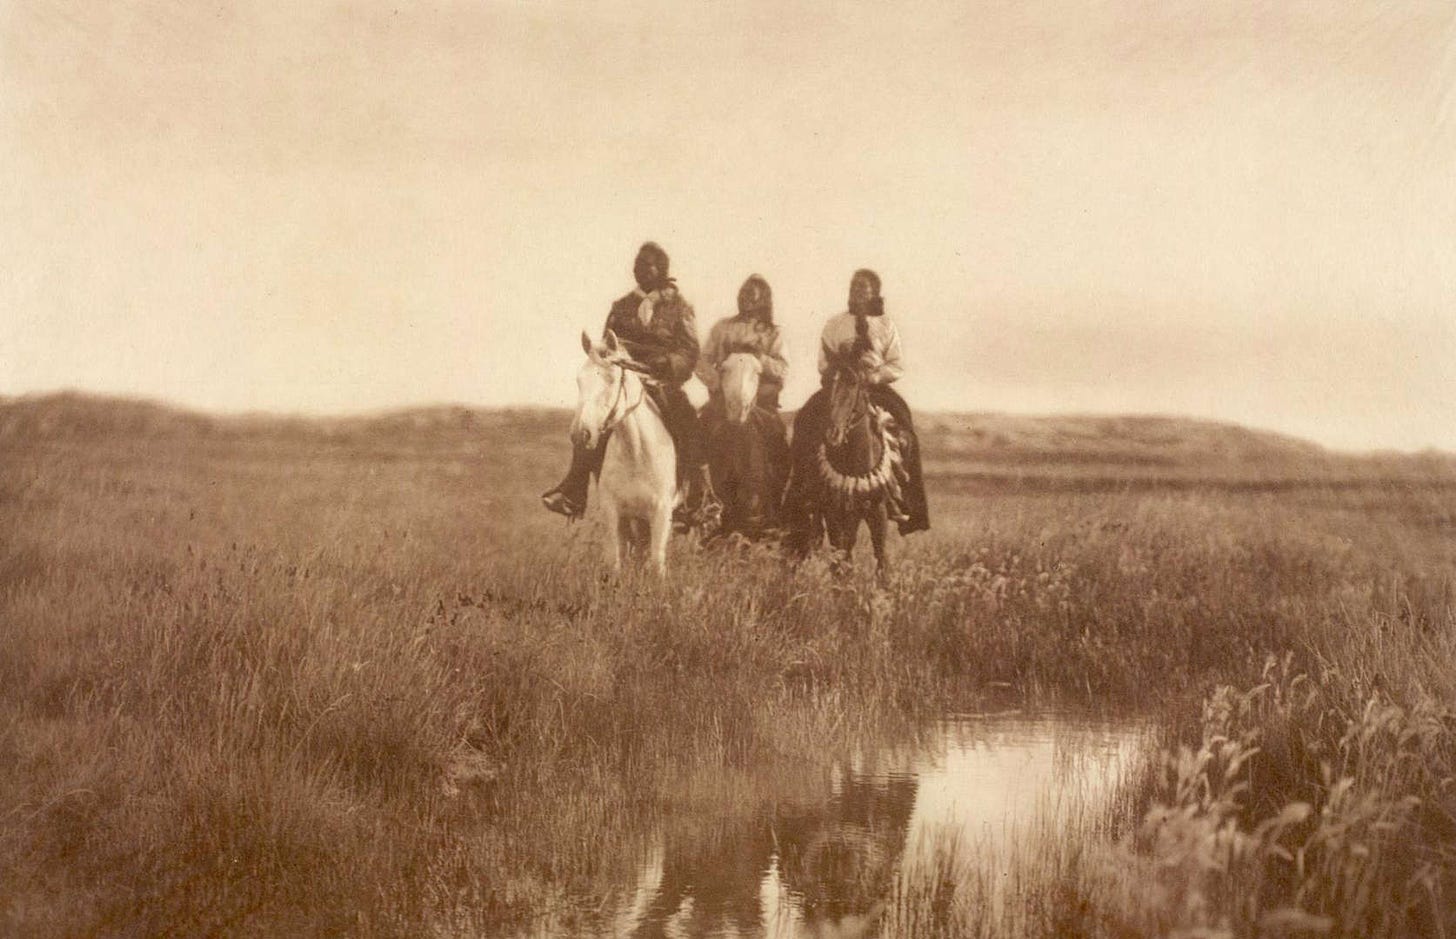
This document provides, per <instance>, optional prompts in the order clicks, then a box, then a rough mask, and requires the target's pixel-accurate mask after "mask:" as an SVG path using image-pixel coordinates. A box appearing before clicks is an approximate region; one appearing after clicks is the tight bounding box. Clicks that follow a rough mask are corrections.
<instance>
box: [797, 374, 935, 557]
mask: <svg viewBox="0 0 1456 939" xmlns="http://www.w3.org/2000/svg"><path fill="white" fill-rule="evenodd" d="M869 389H870V386H869V382H867V381H866V380H865V378H864V373H863V372H862V371H861V370H860V369H859V368H857V367H854V366H853V365H851V364H842V363H841V364H836V365H835V366H834V368H833V370H832V372H831V374H830V379H829V381H828V383H827V385H826V388H825V394H826V395H827V397H828V408H827V413H826V415H825V416H824V418H823V420H822V421H817V420H809V421H804V422H802V425H801V426H802V432H803V433H811V434H816V435H817V436H818V439H813V440H810V441H808V446H802V445H796V448H795V449H796V450H801V452H803V453H805V454H807V456H806V457H805V458H804V459H803V460H801V461H800V462H798V463H797V464H796V465H795V466H794V473H795V476H796V479H795V481H794V484H793V486H792V487H791V493H792V494H791V496H790V501H791V502H796V503H797V504H796V505H791V506H789V508H790V510H791V511H792V512H793V513H794V515H795V516H796V518H795V526H794V527H795V531H794V534H793V540H792V544H791V547H792V548H794V549H795V550H796V551H797V553H800V554H802V553H805V552H807V551H809V550H810V549H811V548H813V547H814V545H815V544H817V543H818V542H819V540H820V538H821V537H822V535H823V533H824V532H827V533H828V535H829V543H830V545H832V546H833V547H834V548H835V549H836V550H837V551H839V552H841V554H842V556H843V558H842V560H843V562H848V561H849V560H850V558H851V556H852V553H853V551H854V543H855V541H856V539H857V538H858V536H859V526H860V523H861V522H864V523H865V524H866V525H868V526H869V530H870V543H871V544H872V545H873V547H874V550H875V564H876V567H877V568H878V570H879V573H880V575H881V576H883V575H885V574H886V573H888V572H889V566H890V559H889V555H888V554H887V553H886V548H885V528H886V523H887V522H888V520H889V508H890V500H891V499H892V498H895V497H897V496H898V493H899V492H900V489H901V487H902V486H903V485H904V483H905V481H906V470H905V467H904V464H903V461H902V459H901V453H900V443H899V438H898V436H897V435H896V432H895V427H894V420H893V418H892V417H891V416H890V414H889V412H887V411H885V410H884V409H883V408H880V407H876V406H875V404H874V402H873V401H872V400H871V399H870V390H869ZM816 425H818V426H816ZM798 429H799V425H796V431H797V430H798Z"/></svg>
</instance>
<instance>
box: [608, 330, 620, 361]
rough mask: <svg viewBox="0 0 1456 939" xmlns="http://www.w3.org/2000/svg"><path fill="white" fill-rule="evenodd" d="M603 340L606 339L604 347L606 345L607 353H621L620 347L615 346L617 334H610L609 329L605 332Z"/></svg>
mask: <svg viewBox="0 0 1456 939" xmlns="http://www.w3.org/2000/svg"><path fill="white" fill-rule="evenodd" d="M605 339H606V345H607V351H608V352H610V353H612V354H614V355H615V354H616V353H617V352H619V351H621V346H619V345H618V344H617V334H616V333H614V332H612V331H611V330H610V329H609V330H607V335H606V337H605Z"/></svg>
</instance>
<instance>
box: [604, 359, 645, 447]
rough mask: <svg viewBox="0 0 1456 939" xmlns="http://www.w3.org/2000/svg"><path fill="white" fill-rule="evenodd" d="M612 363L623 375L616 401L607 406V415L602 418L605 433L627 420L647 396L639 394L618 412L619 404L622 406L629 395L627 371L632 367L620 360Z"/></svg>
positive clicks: (618, 383)
mask: <svg viewBox="0 0 1456 939" xmlns="http://www.w3.org/2000/svg"><path fill="white" fill-rule="evenodd" d="M611 364H612V365H614V366H616V367H617V368H618V369H620V370H621V376H620V377H619V378H618V379H617V397H616V399H615V400H614V401H612V406H611V407H609V408H607V416H606V417H605V418H603V419H602V433H603V434H605V433H606V432H607V431H609V430H611V429H612V428H614V427H616V426H617V425H618V424H620V423H622V422H623V421H625V420H626V419H627V417H628V416H629V415H631V413H632V412H633V411H635V410H637V408H638V407H640V406H641V405H642V402H643V400H644V399H645V398H646V397H647V395H646V394H645V393H644V394H641V395H638V397H637V400H636V401H633V402H631V403H630V404H628V405H627V407H626V409H625V410H623V411H622V413H620V414H618V413H616V412H617V408H618V406H620V405H621V403H622V401H623V400H624V399H625V398H626V397H627V372H628V371H630V369H628V367H627V366H625V365H623V364H622V363H620V362H613V363H611ZM640 381H641V379H639V382H640ZM643 390H644V392H645V390H646V389H645V388H644V389H643Z"/></svg>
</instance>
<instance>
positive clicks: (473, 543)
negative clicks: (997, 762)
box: [0, 417, 1456, 936]
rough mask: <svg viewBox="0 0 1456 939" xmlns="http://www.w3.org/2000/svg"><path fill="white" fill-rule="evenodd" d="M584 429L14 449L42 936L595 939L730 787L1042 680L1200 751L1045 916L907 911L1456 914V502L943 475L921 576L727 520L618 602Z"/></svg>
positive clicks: (5, 636)
mask: <svg viewBox="0 0 1456 939" xmlns="http://www.w3.org/2000/svg"><path fill="white" fill-rule="evenodd" d="M552 429H553V430H559V429H556V428H552ZM88 433H91V432H90V431H88ZM560 449H561V448H560V447H559V446H558V445H557V442H556V440H555V439H554V437H547V436H545V435H544V429H543V427H542V426H540V425H538V424H536V423H533V422H532V421H530V420H529V419H526V418H513V417H505V418H501V419H500V420H499V421H498V422H497V423H496V424H494V425H491V426H489V427H483V428H482V427H480V426H477V425H469V426H465V427H464V428H463V429H462V428H452V429H447V430H441V429H440V428H439V427H437V426H430V427H425V428H423V429H411V428H409V427H403V428H391V429H390V430H389V432H388V433H383V432H381V433H377V434H373V435H370V434H362V433H360V434H353V435H349V434H344V435H342V436H340V435H338V434H334V435H330V434H325V433H323V432H321V431H314V430H311V429H309V428H308V427H298V426H295V425H291V424H290V425H286V426H276V427H275V426H271V425H268V424H266V423H265V424H259V425H256V426H253V425H250V426H248V427H245V428H242V429H236V430H235V431H233V432H229V433H212V434H202V435H198V434H192V433H189V434H186V435H178V436H169V435H167V434H162V433H150V434H147V435H145V436H142V437H127V436H122V435H116V434H105V433H102V434H92V435H91V436H85V437H82V438H79V439H74V438H66V437H65V436H64V435H62V436H53V437H39V436H37V437H34V438H30V439H26V440H22V441H20V444H19V445H17V446H14V447H13V448H12V449H11V450H10V451H8V452H7V454H6V458H5V460H4V462H3V464H0V527H3V531H4V533H5V537H4V539H3V541H0V806H3V807H4V808H0V931H5V932H10V933H16V934H25V935H38V936H44V935H58V936H59V935H67V936H69V935H87V934H94V935H112V934H131V935H143V934H145V935H153V934H157V935H161V934H181V935H196V934H219V935H254V934H260V933H267V934H313V935H327V934H347V935H366V936H368V935H379V936H391V935H401V936H407V935H419V934H421V933H422V932H425V931H429V930H433V931H435V932H438V933H442V934H451V933H457V934H462V935H464V934H476V933H479V932H481V931H485V932H491V931H498V930H505V929H509V928H516V927H525V926H528V925H529V924H531V923H533V922H536V921H537V917H538V916H539V915H540V914H541V913H542V911H544V910H548V909H549V910H551V911H553V915H554V916H557V917H563V916H564V917H566V918H565V919H564V920H559V921H558V922H557V925H558V926H559V927H560V928H561V929H563V930H569V929H573V928H576V926H578V925H580V926H582V928H586V925H589V924H590V920H591V915H592V914H591V912H590V911H589V910H585V911H581V913H580V916H581V917H582V919H581V921H580V922H577V921H576V920H574V919H572V916H574V915H576V914H572V913H571V912H570V911H571V910H572V909H574V907H573V905H572V903H571V902H570V900H569V898H570V897H583V896H592V895H602V894H604V893H605V892H606V891H608V890H609V889H611V887H610V881H611V878H612V872H614V871H615V870H617V869H618V868H619V867H621V866H622V865H623V864H627V865H628V866H630V865H631V864H632V863H635V861H633V860H632V859H634V858H640V857H641V856H643V855H644V854H645V853H649V852H650V851H651V850H653V849H652V845H651V844H650V843H649V842H650V841H651V840H652V838H651V837H650V836H649V834H648V833H650V832H651V830H652V828H651V825H652V823H651V822H650V819H652V818H654V817H656V816H657V815H658V814H659V813H658V809H659V808H660V807H661V806H662V805H663V804H665V803H666V802H670V801H672V800H678V801H681V800H684V799H689V798H691V796H690V795H689V794H690V793H692V792H695V791H697V788H696V787H701V786H702V785H704V784H705V783H704V780H705V779H710V780H717V781H718V782H715V783H714V785H731V784H732V782H731V781H732V779H733V778H734V777H733V772H734V769H735V768H736V767H745V766H748V765H750V764H755V765H758V764H763V763H765V762H767V763H772V762H774V761H776V760H778V761H789V760H794V761H803V760H805V759H809V760H812V759H815V756H814V754H822V753H826V752H833V751H834V750H835V749H836V748H840V749H847V748H850V747H852V746H853V745H854V743H855V742H856V741H860V740H865V739H869V738H871V737H875V736H882V735H884V734H886V733H894V734H896V735H907V734H913V733H915V728H916V727H918V726H920V725H921V724H922V722H923V721H925V720H927V719H929V718H932V717H934V716H935V715H937V714H939V713H941V712H942V711H943V710H944V709H945V708H947V707H951V706H958V707H967V706H976V705H977V704H982V703H986V702H991V701H1004V700H1007V699H1010V700H1015V701H1031V702H1039V703H1043V704H1048V703H1053V704H1054V703H1066V704H1069V703H1076V704H1079V705H1083V706H1085V705H1087V704H1094V705H1098V706H1102V707H1107V708H1111V709H1115V710H1122V711H1128V710H1133V711H1138V712H1143V713H1150V714H1155V715H1159V716H1161V718H1162V719H1163V721H1164V723H1165V727H1166V730H1165V734H1166V740H1167V743H1168V745H1169V749H1170V753H1172V754H1174V756H1173V757H1172V762H1171V763H1169V764H1168V765H1167V767H1166V769H1165V770H1156V771H1155V770H1150V771H1149V773H1148V774H1147V776H1146V777H1145V779H1144V780H1143V782H1142V783H1141V788H1138V789H1135V790H1131V791H1129V792H1128V793H1125V795H1124V800H1125V803H1124V805H1125V812H1124V817H1125V818H1127V819H1129V821H1128V822H1127V823H1126V824H1125V825H1123V826H1122V828H1121V829H1119V830H1118V832H1116V835H1117V837H1114V833H1110V832H1109V831H1108V829H1107V826H1106V825H1105V824H1104V823H1103V822H1102V821H1097V822H1096V824H1092V822H1091V821H1090V820H1089V826H1090V827H1089V828H1088V829H1087V830H1088V834H1087V836H1086V837H1085V838H1084V839H1081V840H1076V839H1074V840H1073V841H1071V842H1069V843H1067V844H1061V845H1059V846H1058V847H1057V848H1056V850H1055V851H1051V850H1050V849H1048V852H1047V853H1043V854H1041V855H1038V857H1040V858H1041V860H1038V861H1036V862H1035V864H1036V865H1039V868H1038V869H1039V870H1040V873H1039V874H1038V875H1037V880H1036V882H1037V883H1045V884H1048V885H1055V886H1049V887H1048V888H1047V890H1048V892H1047V893H1044V894H1039V895H1038V896H1039V897H1040V899H1039V900H1038V901H1037V902H1038V903H1040V904H1041V905H1040V906H1039V907H1038V908H1039V909H1042V910H1043V911H1044V913H1045V915H1044V916H1041V918H1040V919H1026V918H1023V919H1020V920H1005V919H996V918H990V919H985V918H983V919H982V920H978V921H977V923H979V925H978V924H977V923H968V922H967V921H966V920H964V919H956V918H955V917H954V916H951V915H950V914H949V913H947V914H946V916H945V917H941V918H940V919H934V918H932V919H931V920H926V919H923V918H921V919H916V918H915V917H919V916H921V915H922V914H923V913H924V911H925V910H926V909H943V910H954V909H957V908H959V907H957V905H956V903H954V902H951V900H950V899H948V898H949V897H950V896H952V895H953V894H954V892H955V891H961V892H962V894H964V891H966V890H971V889H973V887H972V886H971V885H972V884H973V883H974V877H972V876H970V875H969V874H965V873H964V872H954V871H952V872H949V873H946V872H942V874H943V876H938V877H932V878H931V880H932V881H933V882H934V883H935V884H936V886H935V888H934V890H933V891H931V893H930V894H928V895H926V896H925V897H922V899H924V900H925V903H927V904H929V905H928V906H922V907H916V910H915V911H912V910H911V909H910V907H909V906H907V905H906V904H905V902H904V897H906V896H911V895H914V894H915V893H916V891H920V892H921V893H922V894H923V893H925V890H924V888H923V886H916V885H914V884H902V885H901V886H900V887H899V888H897V890H899V891H900V893H899V894H898V896H900V897H901V902H900V904H899V906H894V905H892V907H891V911H890V912H888V913H886V921H885V922H886V923H887V924H889V925H887V926H886V928H890V926H893V925H894V924H897V923H898V924H900V926H901V927H903V928H900V931H901V932H907V931H908V934H921V933H922V932H924V931H926V930H929V928H930V927H929V924H930V923H932V922H934V923H940V924H941V925H945V926H946V928H947V929H949V928H951V927H952V926H954V927H955V928H956V929H960V930H961V931H962V932H964V931H965V930H966V929H968V928H975V929H979V930H982V931H984V932H987V933H989V934H995V933H996V932H997V931H998V930H999V931H1001V932H1003V933H1004V932H1005V931H1006V930H1007V929H1009V928H1012V927H1011V925H1009V924H1018V923H1019V924H1020V927H1024V928H1025V929H1031V930H1038V929H1039V930H1042V931H1045V932H1055V933H1062V932H1066V931H1068V930H1071V931H1080V932H1081V933H1083V934H1086V935H1128V934H1148V935H1152V934H1163V933H1167V932H1169V931H1175V930H1180V929H1182V930H1194V931H1196V930H1203V931H1204V934H1217V933H1219V932H1220V931H1222V932H1226V933H1228V934H1259V933H1265V934H1278V933H1280V932H1281V931H1283V932H1290V931H1298V930H1301V929H1303V930H1306V931H1309V930H1313V931H1324V932H1326V933H1333V934H1342V935H1352V936H1353V935H1377V934H1385V935H1402V934H1406V935H1409V934H1423V933H1422V931H1423V930H1425V931H1430V930H1435V929H1438V928H1446V929H1448V930H1449V929H1450V928H1451V927H1452V923H1451V922H1450V917H1451V914H1450V913H1449V911H1448V908H1449V907H1451V906H1452V905H1453V904H1452V903H1451V902H1450V898H1451V890H1452V885H1451V883H1450V879H1451V872H1452V870H1453V865H1452V863H1451V862H1452V858H1451V856H1450V854H1451V846H1452V832H1453V829H1452V824H1453V811H1456V796H1453V790H1452V785H1451V779H1452V777H1453V776H1456V761H1453V739H1456V738H1453V728H1456V724H1453V717H1452V714H1451V710H1450V708H1451V704H1452V702H1453V701H1456V694H1453V692H1456V688H1453V687H1452V683H1453V681H1456V671H1453V669H1452V665H1453V663H1456V654H1453V652H1456V650H1453V648H1452V642H1453V639H1452V636H1453V633H1456V620H1453V602H1452V601H1453V596H1456V588H1453V584H1456V560H1453V551H1456V549H1453V548H1452V545H1451V539H1450V530H1449V526H1448V525H1447V526H1446V527H1442V526H1443V525H1445V523H1443V522H1441V521H1440V520H1441V519H1446V520H1449V519H1451V518H1453V517H1456V515H1453V505H1456V495H1453V493H1451V492H1450V491H1446V490H1433V489H1430V488H1403V487H1401V486H1399V485H1391V486H1382V487H1379V488H1378V489H1375V490H1372V489H1369V488H1362V489H1359V490H1354V491H1348V490H1335V489H1330V490H1321V489H1313V490H1300V491H1298V492H1297V493H1295V494H1293V495H1291V494H1289V493H1229V492H1219V491H1211V492H1202V491H1196V490H1194V491H1184V492H1177V493H1160V492H1157V491H1151V492H1137V493H1115V492H1113V493H1108V492H1096V493H1078V492H1075V491H1070V492H1062V493H1055V494H1043V495H1038V496H1035V497H1028V496H1015V495H1003V496H997V497H976V496H971V495H959V496H957V495H950V494H944V495H942V497H941V498H940V499H939V501H938V502H937V509H938V513H939V516H940V518H941V519H942V521H941V522H940V524H939V525H938V530H937V532H936V533H934V534H933V535H932V536H930V537H928V538H924V539H919V540H915V541H911V542H904V543H900V544H898V545H897V547H898V548H899V549H900V554H899V558H898V566H897V569H896V572H895V573H894V575H893V576H892V579H891V580H890V582H889V584H888V585H887V586H886V587H885V588H884V589H878V588H877V587H876V586H875V585H874V583H873V582H872V580H870V579H869V578H868V577H861V578H851V579H848V580H841V579H837V578H835V577H834V576H832V575H831V573H830V567H829V565H828V564H827V563H826V561H825V559H823V558H813V559H811V560H810V561H808V562H806V563H805V564H803V565H801V566H799V567H797V568H788V567H785V565H784V564H783V562H782V561H781V560H780V558H779V557H778V556H777V555H776V554H774V553H773V552H772V551H770V550H767V549H762V548H744V549H735V550H723V551H713V552H709V551H703V550H701V549H699V548H698V547H696V546H695V545H693V544H691V543H687V542H678V543H675V545H674V547H673V550H672V557H671V560H670V568H671V575H670V577H669V579H668V580H667V581H666V582H658V581H656V580H653V579H651V578H649V577H642V576H639V575H632V574H629V575H628V576H627V577H626V578H625V579H624V580H623V581H621V582H617V583H611V582H604V581H603V580H602V579H601V577H600V567H599V565H598V563H597V545H596V537H597V533H596V532H595V531H594V530H593V528H592V527H591V525H590V524H587V525H578V526H575V527H564V526H563V525H561V524H559V523H558V521H557V520H553V519H551V518H549V517H547V516H546V515H545V514H544V513H541V512H540V511H539V510H538V509H537V507H536V505H535V500H534V491H535V490H536V489H537V488H541V487H540V486H539V485H537V484H538V483H539V482H540V481H541V480H549V479H550V478H552V477H553V475H554V474H555V472H557V471H558V470H559V466H558V465H557V464H558V462H559V459H560V458H561V453H560ZM935 493H936V490H935V489H934V488H933V489H932V495H933V496H934V495H935ZM1374 495H1378V496H1379V499H1374ZM1433 520H1435V523H1434V524H1433ZM1271 656H1273V661H1274V662H1275V665H1274V666H1272V667H1270V666H1268V665H1267V663H1268V662H1269V661H1270V660H1271V659H1270V657H1271ZM1232 688H1239V689H1243V690H1242V691H1237V692H1236V691H1233V690H1230V689H1232ZM1180 745H1181V746H1183V747H1185V748H1186V750H1180V749H1179V747H1180ZM723 780H728V782H726V783H725V782H723ZM758 799H760V797H759V796H757V795H755V793H754V791H753V787H752V786H751V785H747V784H744V786H743V791H742V793H741V798H740V799H739V802H740V803H741V805H742V811H743V812H744V813H745V815H747V814H749V813H752V812H753V811H757V810H758V809H757V808H755V804H756V803H755V800H758ZM727 824H730V825H731V824H732V822H731V820H729V821H728V822H727ZM659 834H660V833H659ZM694 837H708V836H707V835H703V833H701V832H697V833H696V834H695V835H694ZM1044 840H1045V841H1046V842H1048V843H1052V842H1054V841H1056V840H1057V836H1055V835H1053V834H1052V833H1048V834H1047V835H1046V837H1045V839H1044ZM948 856H949V855H948ZM952 874H953V875H954V876H952ZM1148 884H1153V885H1156V886H1157V890H1155V891H1152V892H1151V893H1149V892H1148V891H1146V890H1142V889H1141V888H1142V887H1144V886H1146V885H1148ZM1027 889H1028V890H1030V889H1031V888H1030V887H1028V888H1027ZM937 891H938V892H937ZM947 891H949V892H947ZM916 902H920V901H916ZM1020 908H1021V909H1025V908H1026V907H1025V906H1023V907H1020ZM905 917H910V919H905ZM946 917H949V918H946ZM906 923H909V924H910V925H909V926H905V924H906ZM583 924H586V925H583ZM947 924H948V925H947ZM922 927H924V928H923V929H922ZM593 928H595V927H593ZM897 928H899V927H897ZM891 931H893V929H892V930H891ZM947 934H949V933H947ZM1189 934H1193V933H1189Z"/></svg>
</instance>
